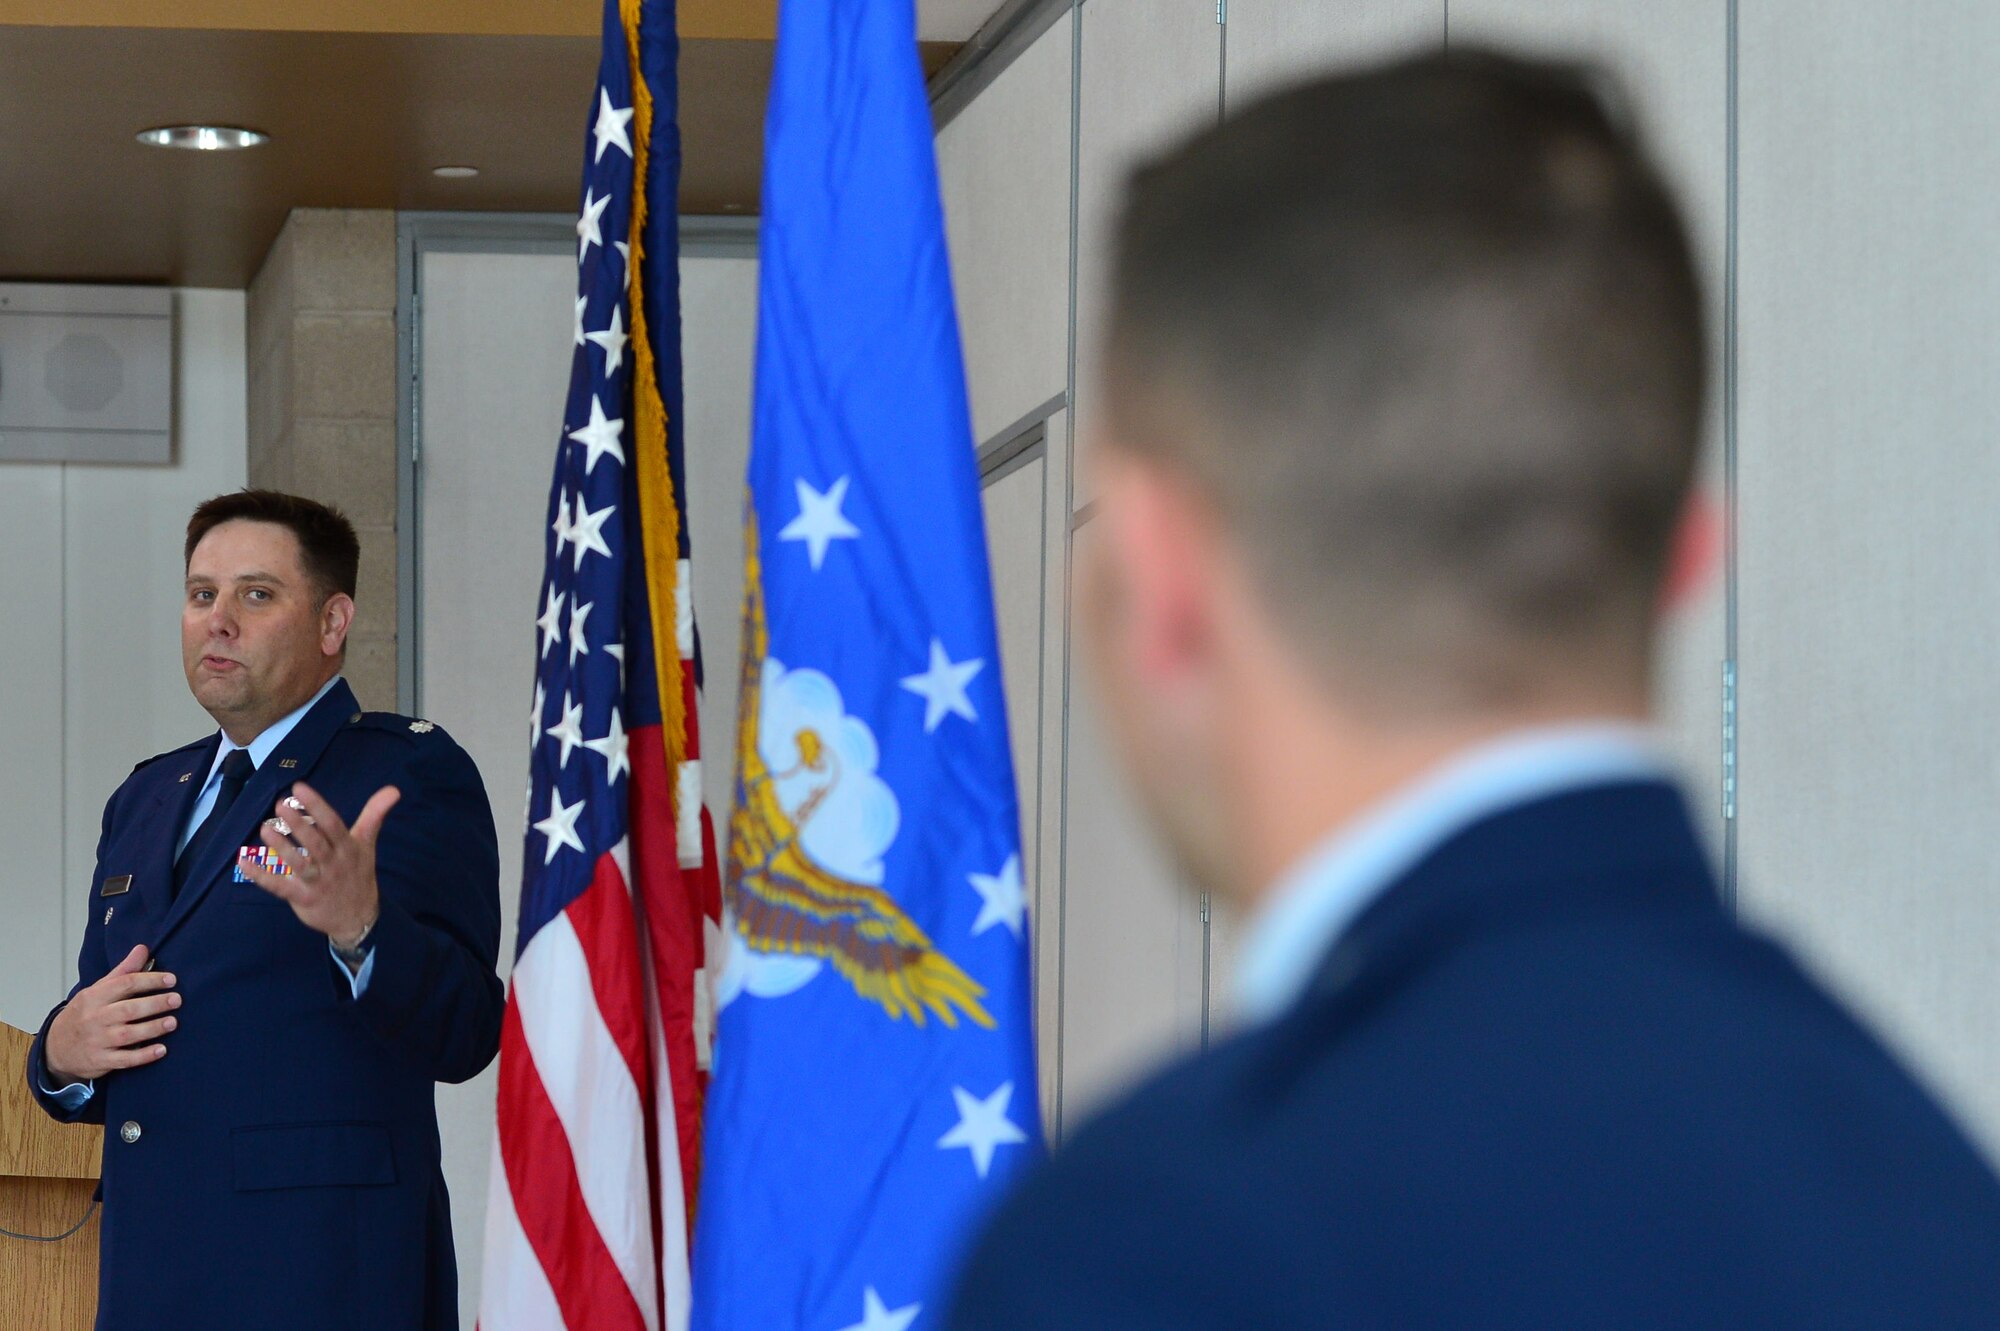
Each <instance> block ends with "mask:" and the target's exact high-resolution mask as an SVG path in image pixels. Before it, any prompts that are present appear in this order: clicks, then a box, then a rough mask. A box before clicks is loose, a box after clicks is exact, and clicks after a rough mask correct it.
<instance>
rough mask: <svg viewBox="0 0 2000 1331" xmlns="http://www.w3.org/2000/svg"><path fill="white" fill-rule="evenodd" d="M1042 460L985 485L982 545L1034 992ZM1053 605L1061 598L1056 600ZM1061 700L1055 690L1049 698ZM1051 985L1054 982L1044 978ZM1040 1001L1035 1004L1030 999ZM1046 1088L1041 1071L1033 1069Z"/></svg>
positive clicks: (1040, 904) (1038, 910) (1048, 922)
mask: <svg viewBox="0 0 2000 1331" xmlns="http://www.w3.org/2000/svg"><path fill="white" fill-rule="evenodd" d="M1047 483H1048V460H1047V458H1046V456H1036V457H1033V458H1031V459H1030V460H1029V461H1027V462H1026V463H1023V464H1021V465H1019V466H1017V467H1016V468H1015V469H1014V470H1012V471H1008V472H1006V473H1005V474H1004V475H1001V476H999V477H998V478H996V479H994V480H991V481H989V482H988V483H987V485H986V490H985V503H986V545H987V550H988V558H989V561H990V563H991V565H992V569H993V609H994V615H995V619H996V622H997V624H998V626H999V631H1000V671H1001V678H1002V681H1003V684H1004V686H1005V688H1006V694H1007V736H1008V742H1009V746H1010V748H1011V750H1012V753H1013V758H1014V787H1015V790H1016V791H1017V793H1018V795H1019V797H1020V801H1021V872H1022V875H1023V877H1024V878H1025V879H1026V882H1027V887H1028V903H1029V910H1028V924H1029V928H1030V929H1031V930H1032V931H1033V932H1032V933H1031V935H1030V937H1031V939H1033V940H1034V943H1035V945H1036V950H1035V952H1033V953H1031V962H1032V965H1033V968H1034V972H1035V975H1034V979H1035V988H1036V991H1037V993H1040V992H1041V991H1042V990H1043V989H1044V987H1045V982H1048V981H1052V980H1053V977H1052V976H1048V975H1046V974H1044V972H1043V968H1042V962H1041V957H1040V955H1039V943H1040V941H1041V935H1042V933H1043V932H1044V929H1045V926H1046V928H1047V929H1050V930H1052V929H1053V928H1054V927H1055V912H1054V911H1048V912H1047V913H1044V903H1045V902H1048V901H1051V900H1052V899H1053V897H1054V892H1053V890H1052V889H1049V888H1048V887H1047V884H1046V878H1047V877H1048V876H1047V875H1044V873H1043V872H1042V865H1041V860H1040V855H1039V852H1040V848H1041V840H1042V838H1041V816H1042V810H1043V807H1044V805H1043V799H1042V733H1043V728H1044V727H1043V709H1044V706H1045V700H1044V698H1043V696H1042V678H1043V674H1044V669H1045V664H1046V663H1045V662H1044V660H1043V639H1044V633H1043V625H1044V623H1045V621H1046V618H1047V615H1046V609H1047V607H1046V605H1045V600H1046V597H1047V594H1048V591H1047V589H1048V570H1047V568H1046V563H1047V550H1048V543H1047V541H1046V540H1045V539H1044V536H1043V531H1044V526H1045V515H1046V511H1047V507H1048V495H1047V493H1046V486H1047ZM1057 612H1058V613H1060V603H1058V606H1057ZM1061 704H1062V698H1061V695H1060V694H1058V695H1057V696H1056V698H1055V705H1056V706H1057V707H1060V706H1061ZM1046 987H1047V988H1048V989H1049V990H1051V991H1052V990H1053V988H1054V986H1053V983H1048V984H1046ZM1037 1007H1038V1008H1039V1004H1037ZM1036 1028H1037V1036H1038V1038H1037V1041H1036V1049H1037V1056H1038V1058H1040V1059H1041V1060H1042V1061H1043V1062H1044V1063H1046V1064H1048V1065H1049V1066H1051V1067H1052V1066H1053V1057H1054V1049H1053V1047H1052V1046H1053V1043H1054V1042H1053V1040H1043V1039H1040V1038H1039V1036H1040V1034H1041V1033H1042V1032H1043V1031H1047V1030H1050V1029H1052V1028H1051V1027H1048V1026H1045V1025H1043V1024H1042V1023H1041V1020H1040V1016H1039V1013H1038V1014H1037V1022H1036ZM1039 1083H1040V1085H1041V1087H1042V1089H1043V1091H1044V1093H1047V1092H1048V1091H1049V1090H1050V1089H1051V1086H1052V1083H1051V1079H1050V1077H1049V1076H1047V1075H1042V1076H1040V1077H1039Z"/></svg>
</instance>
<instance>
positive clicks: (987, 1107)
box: [938, 1081, 1028, 1178]
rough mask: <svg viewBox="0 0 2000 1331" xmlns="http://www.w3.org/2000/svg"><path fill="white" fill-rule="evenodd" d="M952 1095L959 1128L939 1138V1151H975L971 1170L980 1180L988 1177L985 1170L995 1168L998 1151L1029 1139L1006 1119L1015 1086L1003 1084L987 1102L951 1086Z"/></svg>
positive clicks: (1010, 1083) (958, 1087)
mask: <svg viewBox="0 0 2000 1331" xmlns="http://www.w3.org/2000/svg"><path fill="white" fill-rule="evenodd" d="M951 1094H952V1098H953V1099H954V1100H956V1101H958V1126H957V1127H955V1128H953V1129H952V1130H951V1131H950V1132H947V1133H946V1134H945V1135H944V1136H942V1137H940V1138H938V1149H939V1150H940V1151H948V1150H950V1149H952V1148H953V1147H956V1146H963V1147H964V1148H965V1149H966V1150H968V1151H970V1152H972V1167H973V1168H974V1169H976V1170H978V1171H979V1177H981V1178H985V1177H986V1171H987V1170H989V1169H991V1168H992V1167H993V1153H994V1152H995V1151H997V1150H998V1149H1000V1148H1001V1147H1002V1146H1018V1145H1019V1144H1020V1143H1022V1142H1025V1141H1026V1140H1028V1134H1027V1133H1025V1132H1023V1131H1021V1130H1020V1129H1019V1128H1018V1127H1016V1126H1014V1124H1013V1123H1012V1122H1011V1121H1010V1120H1009V1119H1008V1118H1007V1105H1008V1102H1009V1101H1011V1100H1012V1099H1013V1098H1014V1083H1013V1082H1011V1081H1007V1082H1002V1083H1000V1089H999V1090H997V1091H995V1092H993V1094H991V1095H989V1096H987V1097H986V1098H985V1099H984V1100H982V1099H980V1098H979V1097H978V1096H976V1095H974V1094H973V1093H972V1092H970V1091H968V1090H966V1089H965V1088H964V1087H963V1086H954V1087H952V1088H951Z"/></svg>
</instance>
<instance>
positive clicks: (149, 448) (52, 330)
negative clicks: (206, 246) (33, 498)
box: [0, 283, 174, 463]
mask: <svg viewBox="0 0 2000 1331" xmlns="http://www.w3.org/2000/svg"><path fill="white" fill-rule="evenodd" d="M173 361H174V305H173V293H172V292H170V291H168V290H166V289H165V288H163V287H109V286H55V285H48V284H28V283H14V284H0V462H154V463H158V462H171V461H172V460H173V451H174V450H173V442H174V441H173V409H174V400H173V381H174V364H173Z"/></svg>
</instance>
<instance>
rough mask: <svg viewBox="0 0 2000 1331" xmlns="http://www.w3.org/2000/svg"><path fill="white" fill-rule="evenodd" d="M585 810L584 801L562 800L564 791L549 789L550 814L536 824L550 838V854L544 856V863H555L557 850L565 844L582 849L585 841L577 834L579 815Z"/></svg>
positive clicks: (572, 848) (537, 829)
mask: <svg viewBox="0 0 2000 1331" xmlns="http://www.w3.org/2000/svg"><path fill="white" fill-rule="evenodd" d="M582 812H583V801H582V800H581V799H578V800H577V802H576V803H574V804H564V803H563V802H562V792H561V791H559V790H551V791H549V816H548V817H546V818H544V819H542V820H541V821H540V822H539V823H536V824H535V830H536V831H537V832H540V833H541V834H542V835H543V836H545V837H547V838H548V839H549V848H548V854H547V855H545V856H544V857H543V858H542V863H543V864H553V863H555V859H556V852H557V851H558V850H560V849H562V848H563V847H564V846H568V847H569V848H570V849H571V850H575V851H581V850H582V849H583V842H582V841H581V840H579V839H578V837H577V835H576V820H577V816H578V815H579V814H581V813H582Z"/></svg>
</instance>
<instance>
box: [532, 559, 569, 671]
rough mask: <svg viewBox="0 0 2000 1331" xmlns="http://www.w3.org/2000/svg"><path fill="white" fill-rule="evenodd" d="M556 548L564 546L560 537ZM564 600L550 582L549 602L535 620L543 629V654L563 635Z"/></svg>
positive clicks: (537, 625) (536, 625) (539, 627)
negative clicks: (540, 615) (539, 616)
mask: <svg viewBox="0 0 2000 1331" xmlns="http://www.w3.org/2000/svg"><path fill="white" fill-rule="evenodd" d="M556 548H557V549H559V550H560V549H561V548H562V546H561V541H560V538H558V542H557V546H556ZM563 600H564V594H563V593H562V592H559V591H557V590H556V588H555V584H554V583H550V584H549V600H548V604H547V605H545V606H543V607H542V617H541V618H540V619H538V620H536V621H535V627H536V628H538V629H540V630H541V631H542V655H543V656H547V655H548V654H549V648H551V647H553V646H555V645H556V640H557V639H558V638H560V637H562V608H563Z"/></svg>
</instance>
